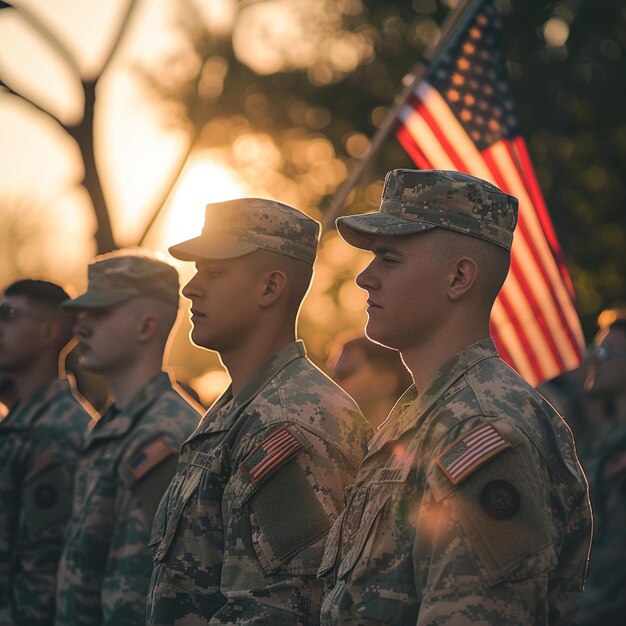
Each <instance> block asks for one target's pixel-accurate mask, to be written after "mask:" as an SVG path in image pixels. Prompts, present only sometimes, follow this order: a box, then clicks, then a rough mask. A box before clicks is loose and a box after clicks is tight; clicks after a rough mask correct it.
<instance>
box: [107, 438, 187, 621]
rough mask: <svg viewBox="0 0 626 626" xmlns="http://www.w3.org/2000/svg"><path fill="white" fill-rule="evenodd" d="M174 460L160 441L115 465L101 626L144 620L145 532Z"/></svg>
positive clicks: (148, 566)
mask: <svg viewBox="0 0 626 626" xmlns="http://www.w3.org/2000/svg"><path fill="white" fill-rule="evenodd" d="M177 459H178V453H177V447H176V446H175V445H174V444H173V443H172V442H171V441H169V440H168V439H167V438H165V437H160V438H157V439H155V440H153V441H151V442H149V443H148V444H146V445H144V446H143V447H141V448H140V449H139V450H137V451H136V452H134V453H133V454H130V455H128V459H127V460H126V461H122V463H121V464H120V470H119V471H120V486H119V491H118V494H117V498H116V510H115V525H114V529H113V535H112V538H111V544H110V549H109V553H108V558H107V563H106V567H105V576H104V579H103V582H102V594H101V604H102V615H103V619H102V622H101V624H102V626H118V625H119V624H126V623H128V624H130V623H133V624H142V623H144V622H145V614H146V597H147V594H148V588H149V582H150V575H151V572H152V555H151V552H150V549H149V548H148V543H149V539H150V531H151V528H152V521H153V519H154V515H155V512H156V509H157V506H158V504H159V501H160V499H161V497H162V495H163V493H164V492H165V490H166V488H167V486H168V484H169V482H170V480H171V478H172V476H173V474H174V472H175V470H176V464H177Z"/></svg>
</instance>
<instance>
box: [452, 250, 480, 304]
mask: <svg viewBox="0 0 626 626" xmlns="http://www.w3.org/2000/svg"><path fill="white" fill-rule="evenodd" d="M478 272H479V268H478V263H476V261H475V260H474V259H472V258H471V257H461V258H460V259H458V260H457V261H456V263H455V265H454V268H453V274H452V277H451V280H450V284H449V285H448V297H449V298H450V300H453V301H454V300H460V299H461V298H462V297H463V296H465V295H466V294H467V293H469V292H470V291H471V289H472V287H473V286H474V285H475V284H476V280H477V278H478Z"/></svg>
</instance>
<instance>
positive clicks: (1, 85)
mask: <svg viewBox="0 0 626 626" xmlns="http://www.w3.org/2000/svg"><path fill="white" fill-rule="evenodd" d="M0 88H1V89H4V90H5V91H6V92H7V93H8V94H10V95H12V96H15V97H16V98H19V99H20V100H22V102H26V103H27V104H29V105H30V106H32V107H33V108H34V109H35V110H36V111H39V112H40V113H43V114H44V115H46V116H47V117H49V118H50V119H51V120H52V121H54V122H56V123H57V124H58V125H59V126H60V127H61V128H62V129H63V130H64V131H67V126H65V124H63V122H62V121H61V120H60V119H59V118H58V117H56V115H54V114H53V113H50V111H48V110H46V109H44V108H43V107H41V106H39V105H38V104H37V103H36V102H33V101H32V100H30V99H29V98H27V97H26V96H24V95H23V94H21V93H19V92H17V91H15V89H12V88H11V87H9V86H8V85H7V84H6V83H5V82H4V81H3V80H0Z"/></svg>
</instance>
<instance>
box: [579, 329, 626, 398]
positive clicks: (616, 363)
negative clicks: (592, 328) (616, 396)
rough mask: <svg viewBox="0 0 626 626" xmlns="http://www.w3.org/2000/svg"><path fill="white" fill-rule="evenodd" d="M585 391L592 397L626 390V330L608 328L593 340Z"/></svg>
mask: <svg viewBox="0 0 626 626" xmlns="http://www.w3.org/2000/svg"><path fill="white" fill-rule="evenodd" d="M593 343H594V347H595V348H596V350H595V351H594V353H592V356H591V358H590V360H589V362H588V364H587V376H586V378H585V389H586V390H587V391H588V392H589V393H591V394H593V395H608V394H613V393H623V391H624V389H625V388H626V330H624V329H623V328H608V329H605V330H603V331H601V332H600V333H598V335H597V336H596V338H595V339H594V342H593Z"/></svg>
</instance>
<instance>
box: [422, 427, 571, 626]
mask: <svg viewBox="0 0 626 626" xmlns="http://www.w3.org/2000/svg"><path fill="white" fill-rule="evenodd" d="M481 429H483V430H481ZM490 451H491V452H490ZM558 503H559V498H558V497H557V494H555V493H554V490H553V487H551V482H550V480H549V477H548V468H547V467H546V465H545V463H544V461H543V459H542V457H541V456H540V454H539V452H537V450H536V449H535V448H534V446H532V444H531V443H530V441H529V440H528V439H526V437H525V436H524V435H523V434H522V433H521V432H518V431H515V430H514V429H512V428H510V427H509V428H508V429H507V427H506V426H504V425H500V424H499V425H498V426H497V427H496V426H493V425H489V426H478V427H477V428H474V429H471V430H469V431H468V432H466V433H465V434H464V435H463V436H462V437H459V438H458V439H456V440H454V441H452V442H451V443H449V444H448V445H446V446H444V447H443V449H441V448H440V450H439V452H438V453H437V454H436V456H435V457H434V459H433V460H432V462H431V463H430V466H429V468H428V470H427V481H426V492H425V494H424V498H423V500H422V505H421V510H420V512H419V516H418V525H419V527H420V528H422V529H423V531H422V534H421V535H420V537H421V538H423V537H425V536H426V535H425V534H424V531H425V530H430V536H431V537H432V541H423V540H420V541H418V542H416V543H415V545H414V546H413V562H414V571H415V585H416V588H417V589H418V591H419V592H420V593H421V596H422V600H421V604H420V610H419V617H418V620H417V624H418V625H420V626H421V625H424V626H425V625H426V624H428V625H435V624H436V625H444V624H445V625H450V626H451V625H453V624H459V623H468V624H470V623H476V624H494V625H499V624H502V625H505V624H506V625H507V626H512V625H519V626H523V625H525V624H536V625H539V624H548V623H555V622H558V623H559V624H569V623H574V622H575V620H577V617H578V616H572V615H560V616H555V615H549V614H548V606H549V601H548V600H549V598H548V595H549V593H550V591H551V589H549V588H548V580H549V579H550V578H551V577H552V576H553V573H554V571H555V570H556V566H557V562H558V553H559V551H560V546H561V545H562V538H561V537H560V536H559V517H560V518H561V522H562V523H563V526H562V529H563V530H564V529H565V525H566V524H567V523H568V520H566V519H564V517H565V516H566V514H567V512H566V511H564V510H563V509H562V508H561V507H559V506H558ZM429 526H430V527H429ZM564 534H565V533H564ZM555 618H556V619H555ZM570 619H571V621H570Z"/></svg>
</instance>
